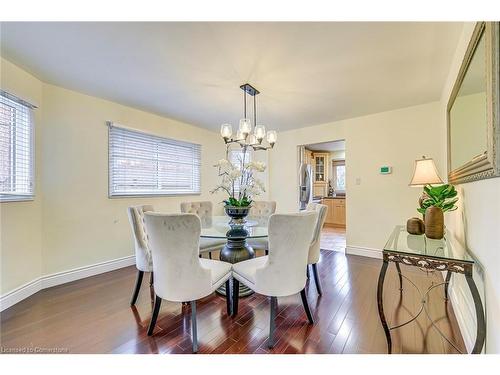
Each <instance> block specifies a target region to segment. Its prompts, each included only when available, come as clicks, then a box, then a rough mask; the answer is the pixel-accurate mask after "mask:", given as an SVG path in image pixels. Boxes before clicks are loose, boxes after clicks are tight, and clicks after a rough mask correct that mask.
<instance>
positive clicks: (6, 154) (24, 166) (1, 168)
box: [0, 90, 34, 202]
mask: <svg viewBox="0 0 500 375" xmlns="http://www.w3.org/2000/svg"><path fill="white" fill-rule="evenodd" d="M33 108H34V107H33V106H32V105H30V104H29V103H26V102H24V101H23V100H21V99H18V98H16V97H15V96H13V95H10V94H9V93H7V92H5V91H2V90H0V201H2V202H3V201H18V200H30V199H33V113H32V112H33V111H32V109H33Z"/></svg>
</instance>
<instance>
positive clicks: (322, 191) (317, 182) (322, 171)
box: [312, 152, 329, 197]
mask: <svg viewBox="0 0 500 375" xmlns="http://www.w3.org/2000/svg"><path fill="white" fill-rule="evenodd" d="M328 156H329V155H328V153H326V152H314V153H313V154H312V159H313V164H312V166H313V171H314V178H313V195H314V196H320V197H323V196H325V195H326V194H327V189H328V170H329V168H328Z"/></svg>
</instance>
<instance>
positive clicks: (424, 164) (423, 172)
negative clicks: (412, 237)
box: [406, 156, 444, 234]
mask: <svg viewBox="0 0 500 375" xmlns="http://www.w3.org/2000/svg"><path fill="white" fill-rule="evenodd" d="M443 183H444V182H443V180H441V177H439V174H438V171H437V168H436V165H435V164H434V160H433V159H432V158H426V157H425V156H422V159H418V160H415V167H414V169H413V177H412V179H411V181H410V184H409V185H410V186H426V185H431V184H443ZM426 198H427V194H425V192H424V193H422V195H421V196H420V198H419V200H418V204H419V207H422V202H423V200H424V199H426ZM406 230H407V231H408V233H411V234H423V232H424V230H425V227H424V222H423V221H422V220H421V219H419V218H416V217H412V218H411V219H409V220H408V221H407V223H406Z"/></svg>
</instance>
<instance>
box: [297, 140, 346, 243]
mask: <svg viewBox="0 0 500 375" xmlns="http://www.w3.org/2000/svg"><path fill="white" fill-rule="evenodd" d="M345 155H346V142H345V140H336V141H329V142H321V143H312V144H306V145H302V146H299V165H300V171H303V170H304V169H307V170H309V171H310V175H311V177H310V182H308V181H307V182H304V181H300V182H299V185H300V186H299V208H303V207H304V206H305V204H304V203H305V201H307V202H313V203H321V204H324V205H326V206H327V207H328V211H327V217H326V220H325V225H324V226H323V229H322V231H321V249H323V250H330V251H340V252H345V247H346V205H347V197H348V196H347V189H346V173H347V170H346V163H345ZM309 183H310V185H311V186H310V187H309V188H310V194H309V195H308V196H305V195H304V194H303V191H305V190H306V189H305V186H306V185H308V184H309ZM307 191H309V190H307Z"/></svg>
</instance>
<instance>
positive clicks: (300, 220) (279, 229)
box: [232, 211, 317, 348]
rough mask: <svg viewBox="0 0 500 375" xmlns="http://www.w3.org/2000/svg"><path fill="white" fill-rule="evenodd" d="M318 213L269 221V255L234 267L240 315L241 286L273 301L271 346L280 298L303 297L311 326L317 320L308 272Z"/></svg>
mask: <svg viewBox="0 0 500 375" xmlns="http://www.w3.org/2000/svg"><path fill="white" fill-rule="evenodd" d="M316 218H317V213H316V212H310V211H309V212H301V213H296V214H286V215H284V214H274V215H272V216H271V217H270V218H269V255H267V256H262V257H258V258H253V259H249V260H245V261H243V262H239V263H235V264H233V293H232V301H233V309H232V314H233V316H235V315H236V314H237V313H238V297H239V283H240V282H242V283H243V284H245V285H246V286H247V287H249V288H250V289H252V290H253V291H255V292H256V293H259V294H262V295H265V296H268V297H270V324H269V340H268V346H269V348H272V347H273V346H274V331H275V321H274V320H275V317H276V308H277V301H278V300H277V298H278V297H285V296H290V295H292V294H296V293H300V296H301V299H302V304H303V305H304V310H305V312H306V315H307V319H308V320H309V323H310V324H314V320H313V316H312V314H311V310H310V309H309V305H308V303H307V297H306V291H305V286H306V282H307V277H306V268H307V257H308V253H309V247H310V245H311V238H312V236H313V233H314V226H315V224H316Z"/></svg>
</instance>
